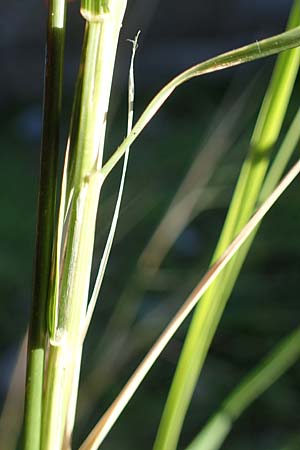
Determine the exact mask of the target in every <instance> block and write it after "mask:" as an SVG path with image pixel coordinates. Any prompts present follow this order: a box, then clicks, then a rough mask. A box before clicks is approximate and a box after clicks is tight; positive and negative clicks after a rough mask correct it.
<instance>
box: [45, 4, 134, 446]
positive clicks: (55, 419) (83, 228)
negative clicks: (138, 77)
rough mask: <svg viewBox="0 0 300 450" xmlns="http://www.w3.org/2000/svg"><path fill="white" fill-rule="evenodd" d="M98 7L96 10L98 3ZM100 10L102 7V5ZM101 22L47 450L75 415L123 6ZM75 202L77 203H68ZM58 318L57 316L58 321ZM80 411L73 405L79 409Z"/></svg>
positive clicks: (64, 273) (85, 98) (58, 312)
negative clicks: (75, 387) (72, 412)
mask: <svg viewBox="0 0 300 450" xmlns="http://www.w3.org/2000/svg"><path fill="white" fill-rule="evenodd" d="M96 3H99V2H96ZM100 5H102V2H101V1H100ZM105 6H106V7H107V8H105V11H103V14H102V12H101V15H100V16H101V17H100V18H99V17H98V16H97V17H96V18H95V17H94V16H93V15H92V16H91V17H90V16H89V15H87V14H86V13H85V12H86V11H85V10H84V11H83V15H84V17H85V18H88V22H87V24H86V31H85V41H84V47H83V53H82V62H81V69H80V71H81V73H80V75H79V77H80V79H82V82H79V83H78V91H79V92H78V93H77V100H76V108H78V111H75V112H74V118H75V119H74V120H73V124H72V129H71V131H70V136H71V138H70V143H69V147H70V159H69V166H68V169H67V183H66V184H67V190H66V196H67V201H66V202H65V201H64V199H62V202H63V204H66V205H68V204H71V207H70V210H69V219H68V221H67V228H66V229H65V230H64V239H63V242H62V249H65V250H64V253H63V254H62V255H60V258H59V259H60V261H61V267H60V274H59V278H60V281H59V293H58V294H59V295H58V303H57V299H55V298H52V299H51V302H52V303H51V305H50V313H51V315H52V316H53V317H54V320H53V323H54V327H53V328H52V330H51V334H50V343H49V365H48V370H47V378H46V393H45V402H44V415H43V430H42V448H43V450H54V449H55V450H59V449H60V448H61V446H62V441H63V436H64V433H65V427H66V420H67V417H68V410H69V406H70V405H72V408H74V390H73V389H72V386H73V384H74V380H76V378H77V377H78V370H79V364H78V358H77V357H78V352H81V330H82V326H83V323H84V320H85V316H86V306H87V298H88V290H89V282H90V272H91V263H92V255H93V246H94V232H95V223H96V215H97V208H98V199H99V194H100V189H101V186H102V181H103V179H102V177H101V175H99V169H100V168H101V164H102V152H103V144H104V137H105V129H106V118H107V109H108V103H109V97H110V89H111V81H112V74H113V68H114V62H115V54H116V48H117V42H118V37H119V31H120V28H121V23H122V19H123V15H124V12H125V7H126V0H121V1H118V2H116V1H113V0H111V1H108V2H105ZM70 197H72V200H70ZM53 311H54V313H53ZM75 403H76V402H75Z"/></svg>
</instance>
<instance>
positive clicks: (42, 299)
mask: <svg viewBox="0 0 300 450" xmlns="http://www.w3.org/2000/svg"><path fill="white" fill-rule="evenodd" d="M65 17H66V1H65V0H50V1H49V9H48V34H47V49H46V67H45V88H44V117H43V134H42V148H41V169H40V186H39V201H38V219H37V238H36V256H35V275H34V289H33V301H32V307H31V320H30V329H29V338H28V358H27V359H28V362H27V380H26V400H25V419H24V450H39V448H40V434H41V417H42V395H43V391H42V389H43V376H44V375H43V372H44V359H45V344H46V342H45V336H46V304H47V300H48V289H49V277H50V264H51V253H52V245H53V235H54V225H55V203H56V180H57V161H58V150H59V148H58V147H59V128H60V115H61V99H62V81H63V60H64V42H65Z"/></svg>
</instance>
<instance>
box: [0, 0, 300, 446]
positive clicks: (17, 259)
mask: <svg viewBox="0 0 300 450" xmlns="http://www.w3.org/2000/svg"><path fill="white" fill-rule="evenodd" d="M36 3H37V2H35V1H33V0H28V1H27V2H26V3H24V2H20V1H18V0H12V1H11V2H9V3H7V4H6V5H3V7H2V15H1V19H0V25H1V26H0V47H1V50H2V51H1V54H2V68H1V71H0V80H1V93H0V99H1V102H0V115H1V121H0V147H1V152H0V166H1V177H0V205H1V221H0V242H1V244H0V293H1V304H0V330H1V331H0V337H1V340H0V351H1V353H0V400H1V404H3V402H4V399H5V394H6V391H7V387H8V383H9V379H10V377H11V373H12V369H13V366H14V363H15V358H16V355H17V352H18V348H19V345H20V342H21V340H22V338H23V336H24V334H25V331H26V327H27V321H28V315H29V307H30V295H31V280H32V265H33V263H32V261H33V252H34V239H35V237H34V233H35V212H36V200H37V187H38V171H39V140H40V133H41V112H42V110H41V108H42V107H41V105H42V84H43V60H44V49H43V46H44V37H45V18H46V8H45V4H43V2H39V3H38V4H36ZM290 5H291V2H290V1H276V2H275V1H274V2H271V1H267V0H261V1H252V2H247V1H242V0H230V1H229V0H228V1H226V2H222V1H220V0H219V1H218V0H212V1H211V2H209V3H208V2H206V1H204V0H202V1H199V0H197V1H196V0H194V1H192V2H189V4H188V5H182V2H180V1H173V2H171V1H170V0H161V1H153V2H151V5H150V2H147V1H146V0H139V1H129V7H128V13H127V17H126V18H125V21H124V27H123V30H122V35H121V39H120V51H119V57H118V63H117V67H116V75H115V80H114V90H113V94H112V100H111V112H110V114H109V128H108V138H107V146H106V155H107V156H108V155H109V154H110V153H111V152H112V151H113V150H114V148H115V147H116V145H118V143H119V142H120V141H121V140H122V138H123V137H124V134H125V129H126V128H125V127H126V125H125V123H126V95H127V94H126V83H127V72H128V65H129V59H130V45H129V43H128V42H126V39H127V38H132V37H133V36H134V35H135V33H136V31H137V30H138V29H141V30H142V33H141V37H140V46H139V50H138V55H137V58H136V106H135V112H136V116H138V115H139V114H140V113H141V112H142V110H143V108H144V107H145V105H146V104H147V103H148V101H149V100H150V99H151V98H152V96H153V95H154V94H155V93H156V91H157V90H158V89H159V87H161V86H162V85H163V84H165V82H167V81H168V80H169V79H170V78H171V77H172V76H174V75H175V74H177V73H178V72H179V71H180V70H183V69H184V68H186V67H188V66H189V65H192V64H194V63H196V62H197V61H200V60H202V59H205V58H207V57H209V56H213V55H215V54H216V53H219V52H222V51H224V50H229V49H231V48H234V47H237V46H239V45H242V44H244V43H248V42H250V41H253V40H255V39H260V38H262V37H265V36H268V35H271V34H272V33H276V32H280V31H282V30H283V27H284V24H285V21H286V18H287V15H288V11H289V7H290ZM82 25H83V24H82V20H81V18H80V15H79V13H78V2H72V3H70V8H69V17H68V33H69V34H68V38H67V56H66V67H65V94H64V102H65V103H64V105H65V106H64V121H63V129H62V151H63V147H64V142H65V139H66V134H67V129H68V117H69V113H70V108H71V99H72V93H73V86H74V80H75V77H76V71H77V68H78V61H79V54H80V45H81V39H82ZM273 62H274V59H270V60H268V61H261V62H259V63H252V64H250V65H246V66H244V67H241V68H237V69H233V70H232V69H231V70H228V71H226V72H221V73H218V74H213V75H210V76H206V77H202V78H201V79H199V80H194V81H192V82H189V83H188V84H187V85H185V86H183V87H181V88H180V89H179V90H178V91H177V92H176V94H175V95H174V96H173V97H172V98H171V99H170V100H169V101H168V102H167V104H166V105H165V106H164V108H163V109H162V111H160V112H159V114H158V115H157V117H156V118H155V119H154V120H153V121H152V123H151V124H150V125H149V127H148V128H147V130H146V131H145V132H144V133H143V135H142V136H141V138H140V139H138V141H137V142H136V143H135V144H134V146H133V148H132V153H131V157H130V163H129V170H128V177H127V185H126V189H125V194H124V200H123V206H122V210H121V215H120V221H119V225H118V230H117V236H116V242H115V245H114V247H113V251H112V255H111V260H110V263H109V265H108V271H107V274H106V277H105V281H104V285H103V289H102V291H101V293H100V299H99V303H98V306H97V310H96V314H95V319H94V322H93V325H92V328H91V331H90V332H89V335H88V339H87V343H86V346H85V353H84V358H83V369H82V377H81V392H80V395H79V410H78V411H79V412H78V418H77V428H76V431H75V448H76V444H78V443H79V442H80V441H81V440H82V438H83V437H84V436H85V434H86V432H87V430H88V429H90V428H91V426H92V425H93V424H94V423H95V422H96V420H97V418H98V417H99V416H100V414H101V413H102V412H103V411H104V410H105V409H106V407H107V406H108V405H109V404H110V402H111V401H112V399H113V398H114V397H115V395H116V394H117V393H118V392H119V390H120V389H121V387H122V385H123V383H124V382H125V381H126V379H127V378H128V376H129V375H130V374H131V372H132V371H133V369H134V368H135V367H136V365H137V364H138V362H139V361H140V360H141V358H142V356H143V355H144V354H145V351H146V349H147V347H148V346H149V345H150V344H151V342H153V341H154V339H155V337H156V336H157V335H158V334H159V332H160V331H161V330H162V329H163V326H164V325H165V324H166V323H167V322H168V320H169V319H170V318H171V317H172V315H173V314H174V312H175V311H176V310H177V308H178V306H179V305H180V304H181V303H182V302H183V300H184V299H185V297H186V296H187V294H188V293H189V292H190V291H191V289H192V288H193V286H194V285H195V283H196V282H197V281H198V280H199V279H200V277H201V275H203V274H204V273H205V271H206V269H207V266H208V263H209V260H210V257H211V255H212V252H213V249H214V246H215V244H216V242H217V238H218V234H219V232H220V230H221V227H222V223H223V220H224V217H225V214H226V211H227V207H228V204H229V201H230V197H231V194H232V191H233V188H234V185H235V180H236V179H237V175H238V173H239V169H240V166H241V163H242V161H243V159H244V157H245V155H246V152H247V145H248V142H249V138H250V136H251V132H252V129H253V126H254V123H255V117H256V113H257V111H258V108H259V106H260V102H261V99H262V96H263V94H264V90H265V88H266V86H267V83H268V79H269V76H270V73H271V70H272V64H273ZM299 97H300V96H299V90H297V91H296V92H294V95H293V99H292V102H291V105H290V107H289V110H288V115H287V119H286V122H285V127H284V130H286V128H287V127H288V125H289V123H290V121H291V119H292V117H293V114H294V112H295V110H296V108H297V105H299ZM238 108H239V109H238ZM230 119H232V120H230ZM283 135H284V133H283ZM218 149H219V150H218ZM201 152H202V153H201ZM199 154H202V163H201V164H202V165H201V170H202V171H203V167H205V168H206V165H205V164H207V165H208V166H207V167H211V169H210V170H211V175H210V176H209V177H207V178H208V180H207V183H206V184H205V185H204V186H203V187H202V191H201V193H200V194H199V200H198V201H197V204H196V207H195V209H194V212H193V218H192V219H191V221H190V222H189V223H188V225H187V226H186V227H185V229H184V230H183V232H182V233H181V234H180V236H179V238H178V239H177V240H176V242H175V244H174V245H173V247H172V249H171V250H170V252H168V254H167V256H166V258H165V259H164V260H163V262H162V265H161V268H160V269H159V270H157V271H156V273H155V276H152V275H151V270H152V269H153V267H152V265H151V261H150V262H149V261H148V260H147V261H148V262H147V261H146V263H147V264H146V263H145V264H144V265H142V264H141V262H140V266H139V267H140V269H139V271H137V268H136V264H137V261H141V260H139V257H140V254H141V252H142V251H143V249H144V247H145V245H146V244H147V243H148V242H149V239H150V237H151V236H152V234H153V232H154V230H155V229H156V227H157V226H158V224H159V223H160V221H161V219H162V218H163V216H164V213H165V212H166V210H167V208H168V206H169V205H170V203H171V201H172V199H173V196H174V194H175V192H176V190H177V189H178V187H179V186H180V183H181V181H182V179H183V178H184V176H185V174H186V173H187V171H188V169H189V167H190V166H191V164H192V163H193V161H194V160H195V158H196V156H197V155H199ZM205 155H206V156H205ZM210 155H213V157H215V159H216V161H215V162H214V161H213V162H212V161H211V160H210ZM207 170H208V169H207ZM203 173H204V174H205V173H206V169H204V171H203ZM119 176H120V168H117V169H116V170H115V171H114V172H113V174H112V176H111V178H110V179H109V180H108V182H107V184H106V186H105V188H104V190H103V194H102V196H101V207H100V210H99V220H98V234H97V239H96V247H95V264H94V266H95V269H96V268H97V263H98V261H99V259H100V255H101V251H102V249H103V245H104V243H105V237H106V235H107V232H108V227H109V223H110V217H111V214H112V208H113V205H114V201H115V192H116V188H117V183H118V179H119ZM199 179H200V176H199ZM180 214H181V212H180ZM299 224H300V210H299V182H298V181H296V182H295V183H294V184H293V186H292V187H290V188H289V190H288V192H287V193H286V194H285V195H284V196H283V197H282V198H281V199H280V201H279V202H278V204H277V205H276V206H275V207H274V208H273V209H272V211H271V212H270V213H269V214H268V216H267V217H266V219H265V221H264V224H263V226H262V228H261V230H260V232H259V234H258V236H257V239H256V241H255V243H254V245H253V248H252V250H251V252H250V254H249V257H248V259H247V262H246V264H245V266H244V269H243V271H242V274H241V276H240V278H239V281H238V283H237V286H236V288H235V290H234V293H233V295H232V298H231V300H230V302H229V306H228V307H227V309H226V311H225V315H224V317H223V319H222V322H221V325H220V327H219V329H218V332H217V335H216V337H215V339H214V341H213V346H212V349H211V351H210V353H209V357H208V359H207V363H206V365H205V370H204V372H203V375H202V377H201V380H200V381H199V384H198V387H197V390H196V392H195V395H194V398H193V402H192V405H191V408H190V410H189V414H188V417H187V419H186V423H185V427H184V433H183V435H182V440H181V448H184V445H185V444H186V443H188V442H189V441H190V439H191V438H192V437H193V436H194V435H195V433H196V432H197V431H198V430H199V429H200V428H201V426H202V425H203V424H204V423H205V421H206V420H207V418H208V417H209V416H210V415H211V414H212V413H213V412H214V411H215V410H216V409H217V408H218V405H219V404H220V402H221V401H222V400H223V398H224V397H225V396H226V395H227V394H228V393H229V392H230V391H231V389H232V388H233V387H235V386H236V384H237V383H238V382H239V380H240V379H241V378H242V376H243V375H245V374H246V373H247V371H248V370H249V369H251V368H252V367H253V366H254V365H255V364H256V363H257V362H258V361H259V359H260V358H261V357H262V356H264V355H265V354H266V353H267V351H269V350H270V349H271V348H272V346H273V345H275V344H276V343H277V342H278V341H279V340H280V338H281V337H283V336H284V335H285V334H287V333H288V332H289V331H290V330H292V328H293V327H295V326H297V325H298V324H299V306H298V301H299V299H298V289H297V288H298V285H299V268H300V267H299V255H300V241H299ZM170 233H171V231H170ZM166 237H168V236H162V237H161V239H163V238H166ZM158 250H159V248H158ZM158 250H157V251H158ZM129 283H131V284H130V286H129V287H128V284H129ZM124 292H125V293H124ZM121 295H123V297H122V298H125V299H127V300H126V301H128V298H129V305H130V299H134V298H137V299H138V300H139V301H140V303H139V304H138V307H137V308H136V314H135V315H134V316H133V319H132V323H131V327H130V329H128V328H127V326H126V323H125V322H126V314H127V307H126V308H124V309H125V311H124V312H123V314H125V316H124V317H122V316H121V319H120V322H117V324H116V328H115V330H114V332H113V334H112V335H110V337H109V339H108V338H107V337H106V341H107V340H109V341H110V347H107V345H106V341H105V340H104V338H103V336H104V333H105V331H106V332H107V326H108V323H109V320H110V317H111V315H112V311H113V308H114V306H115V305H116V303H117V301H118V299H119V298H120V297H121ZM131 304H132V303H131ZM129 308H130V306H128V310H130V309H129ZM124 323H125V325H122V324H124ZM187 326H188V322H186V323H185V325H184V326H183V327H182V329H181V330H180V331H179V332H178V333H177V334H176V337H175V338H174V339H173V340H172V342H171V343H170V344H169V346H168V348H167V349H166V350H165V352H164V353H163V355H162V356H161V358H160V359H159V361H158V363H157V364H156V365H155V367H154V368H153V369H152V371H151V372H150V375H149V377H148V378H147V379H146V381H145V382H144V383H143V385H142V386H141V388H140V389H139V391H138V392H137V394H136V396H135V397H134V399H133V400H132V401H131V403H130V404H129V406H128V408H127V410H126V412H125V413H123V415H122V416H121V418H120V420H119V421H118V423H117V425H116V426H115V428H114V429H113V431H112V432H111V434H110V435H109V437H108V438H107V440H106V442H105V444H104V445H103V448H104V449H107V450H114V449H119V448H122V450H127V449H140V448H145V449H151V448H152V442H153V439H154V436H155V432H156V429H157V426H158V422H159V418H160V414H161V412H162V407H163V404H164V402H165V400H166V396H167V392H168V388H169V385H170V382H171V378H172V374H173V372H174V368H175V365H176V362H177V358H178V355H179V352H180V349H181V346H182V343H183V340H184V336H185V332H186V329H187ZM106 336H107V335H106ZM299 375H300V366H299V364H298V365H296V366H295V367H294V368H293V369H292V370H290V371H289V372H288V374H287V375H285V376H284V378H282V379H281V380H280V381H279V382H277V383H276V385H274V386H273V387H272V388H271V389H270V390H269V391H268V392H267V393H265V394H264V395H263V396H262V397H261V398H260V399H259V400H258V401H257V402H256V403H255V404H254V405H252V406H251V408H250V409H249V410H248V411H247V412H246V413H245V414H244V415H243V416H242V418H241V419H240V420H239V421H238V422H237V424H236V425H235V427H234V430H233V432H232V433H231V434H230V436H229V438H228V440H227V441H226V443H225V445H224V450H236V449H239V450H248V449H249V450H250V449H253V448H255V449H258V450H259V449H268V450H280V449H281V445H283V444H285V443H288V442H289V441H290V440H291V442H292V440H293V439H294V436H295V435H296V434H297V433H298V429H299V419H300V406H299V402H300V393H299ZM12 420H14V418H12ZM297 445H298V447H297ZM291 448H292V447H291ZM294 448H300V444H299V443H298V444H296V446H295V447H294Z"/></svg>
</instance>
